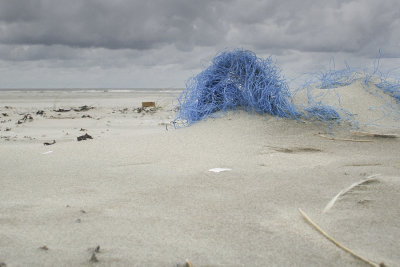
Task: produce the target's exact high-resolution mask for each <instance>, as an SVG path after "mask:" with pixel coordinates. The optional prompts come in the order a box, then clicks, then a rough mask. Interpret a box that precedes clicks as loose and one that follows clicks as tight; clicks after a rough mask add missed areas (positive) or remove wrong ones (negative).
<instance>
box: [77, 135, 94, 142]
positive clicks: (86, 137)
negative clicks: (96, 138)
mask: <svg viewBox="0 0 400 267" xmlns="http://www.w3.org/2000/svg"><path fill="white" fill-rule="evenodd" d="M76 139H77V140H78V141H82V140H86V139H93V137H92V136H90V135H88V134H84V135H81V136H78V137H77V138H76Z"/></svg>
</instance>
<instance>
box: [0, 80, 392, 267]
mask: <svg viewBox="0 0 400 267" xmlns="http://www.w3.org/2000/svg"><path fill="white" fill-rule="evenodd" d="M178 93H179V92H178V91H171V92H168V93H165V92H164V93H161V92H156V91H153V92H151V93H145V92H111V91H110V92H97V93H96V92H67V91H64V92H51V91H43V92H21V91H20V92H0V111H1V112H0V114H1V113H7V114H6V115H4V114H3V115H0V121H1V123H0V136H1V138H0V149H1V153H0V162H1V164H0V181H1V187H0V262H3V263H5V264H6V266H184V264H185V260H186V259H188V260H189V261H190V262H191V263H192V264H193V266H366V265H365V263H363V262H362V261H360V260H358V259H356V258H354V257H353V256H351V255H349V254H348V253H346V252H344V251H343V250H341V249H340V248H338V247H337V246H335V245H334V244H332V243H331V242H330V241H328V240H327V239H326V238H325V237H323V236H322V235H321V234H320V233H318V232H317V231H316V230H315V229H314V228H313V227H312V226H310V224H308V223H307V222H306V221H305V220H304V219H303V217H302V216H301V215H300V213H299V211H298V209H299V208H301V209H302V210H303V211H305V212H306V213H307V214H308V216H310V217H311V218H312V219H313V220H314V221H315V222H316V223H318V224H319V226H320V227H321V228H323V229H324V230H325V231H326V232H328V233H329V234H331V235H332V236H333V237H334V238H335V239H337V240H338V241H339V242H341V243H343V244H344V245H346V246H347V247H349V248H351V249H352V250H353V251H355V252H357V253H358V254H360V255H362V256H364V257H366V258H368V259H370V260H371V261H374V262H376V263H381V262H384V264H385V265H386V266H399V265H400V254H399V253H398V251H399V249H400V241H399V240H400V209H399V208H398V203H400V138H378V137H370V136H356V135H353V134H352V133H351V131H353V130H355V129H354V128H351V127H348V126H347V125H341V126H334V127H329V128H327V127H326V125H321V124H317V123H312V122H304V121H294V120H288V119H277V118H275V117H271V116H261V115H250V114H248V113H245V112H243V111H237V112H230V113H228V114H225V115H223V116H219V117H218V118H216V119H208V120H206V121H201V122H199V123H197V124H194V125H192V126H190V127H186V128H179V129H175V128H174V127H173V126H172V125H170V124H169V122H170V121H171V120H172V119H173V118H174V117H175V115H176V109H174V105H175V104H176V101H175V99H176V96H177V94H178ZM346 93H347V94H349V96H352V97H353V98H354V99H363V98H368V101H373V99H372V98H370V96H368V95H365V94H364V93H365V92H364V91H360V87H359V86H358V85H354V86H353V87H350V89H349V88H347V90H346ZM141 101H155V102H156V103H157V108H156V109H153V110H147V111H141V112H138V111H139V110H138V108H139V107H140V103H141ZM377 101H378V100H377ZM354 102H355V101H349V106H348V107H352V108H353V112H354V111H356V112H358V115H357V116H358V117H359V118H358V119H360V120H361V121H363V120H368V118H366V117H365V116H367V115H365V116H364V117H363V114H364V113H362V108H365V107H364V106H361V105H357V102H356V103H354ZM368 103H369V104H377V105H378V104H379V103H378V102H376V103H375V102H374V103H371V102H368ZM350 104H351V105H350ZM84 105H87V106H89V107H93V109H89V110H87V111H74V110H71V111H69V112H56V111H54V110H58V111H59V109H71V108H72V109H73V108H75V109H78V108H79V107H82V106H84ZM357 108H359V109H360V110H357ZM39 110H43V111H44V114H43V115H40V114H36V112H37V111H39ZM26 114H31V117H32V120H31V119H30V118H29V117H26V118H25V120H23V117H24V116H25V115H26ZM84 115H85V116H84ZM87 115H89V116H87ZM83 116H84V117H83ZM368 116H369V115H368ZM18 120H20V122H21V123H20V124H18ZM384 122H385V123H389V124H390V125H391V127H385V126H379V127H377V126H374V127H373V128H371V127H370V126H369V125H366V124H365V125H362V126H361V128H360V129H357V131H367V132H371V131H379V132H380V133H392V134H397V135H400V130H399V128H394V127H392V126H393V120H390V119H388V121H384ZM389 124H388V125H389ZM318 133H322V134H323V135H324V136H328V137H331V138H332V137H333V138H336V140H329V139H327V138H323V137H321V135H318ZM84 134H88V135H90V136H91V137H92V138H93V139H88V140H83V141H79V142H78V141H77V137H78V136H81V135H84ZM331 134H333V135H331ZM340 139H354V140H369V141H370V142H353V141H341V140H340ZM53 140H55V141H56V143H55V144H53V145H47V146H46V145H44V144H43V143H52V142H53ZM212 168H226V169H229V170H226V171H223V172H210V171H209V170H210V169H212ZM374 174H378V175H377V176H376V180H375V181H373V182H370V183H367V184H365V185H362V186H358V187H355V188H354V189H353V190H351V191H349V192H348V193H346V194H345V195H344V196H342V197H340V198H339V199H338V200H337V201H336V203H335V204H334V206H333V207H332V208H331V209H330V210H329V211H328V212H326V213H323V209H324V207H325V206H326V204H327V203H328V202H329V201H330V200H331V199H332V198H333V197H334V196H335V195H336V194H337V193H339V192H340V191H341V190H343V189H345V188H347V187H348V186H350V185H351V184H353V183H355V182H358V181H360V180H361V179H365V178H366V177H369V176H371V175H374ZM97 246H99V249H97V252H94V251H95V250H96V247H97ZM93 254H94V255H95V257H96V259H97V260H98V262H93V260H92V261H90V259H91V258H92V255H93Z"/></svg>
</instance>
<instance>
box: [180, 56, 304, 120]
mask: <svg viewBox="0 0 400 267" xmlns="http://www.w3.org/2000/svg"><path fill="white" fill-rule="evenodd" d="M178 101H179V113H178V116H177V118H176V120H175V121H181V122H183V123H184V124H186V125H190V124H192V123H194V122H197V121H199V120H201V119H204V118H206V117H208V116H210V115H211V114H213V113H215V112H217V111H227V110H232V109H236V108H239V107H241V108H243V109H245V110H246V111H249V112H254V111H255V112H257V113H260V114H265V113H268V114H271V115H275V116H279V117H287V118H296V117H297V115H298V113H297V111H296V108H295V106H294V104H293V103H292V99H291V95H290V92H289V88H288V85H287V83H286V81H285V80H284V79H283V78H282V77H281V76H280V72H279V69H278V68H277V67H276V66H275V65H274V64H273V62H272V59H271V58H267V59H260V58H258V57H257V56H256V55H255V54H254V53H253V52H251V51H247V50H234V51H232V52H223V53H221V54H219V55H217V56H216V57H215V58H214V60H213V62H212V64H211V66H209V67H208V68H207V69H205V70H204V71H202V72H201V73H199V74H198V75H197V76H195V77H193V78H191V79H190V80H189V81H188V82H187V84H186V90H184V92H183V93H182V94H181V96H180V97H179V99H178Z"/></svg>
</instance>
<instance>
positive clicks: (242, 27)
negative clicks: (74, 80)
mask: <svg viewBox="0 0 400 267" xmlns="http://www.w3.org/2000/svg"><path fill="white" fill-rule="evenodd" d="M238 47H239V48H245V49H251V50H254V51H255V52H256V53H257V54H259V55H270V54H272V55H276V57H277V58H278V59H279V60H281V62H283V64H284V65H288V66H289V65H292V66H294V65H296V66H299V67H298V68H299V69H301V70H303V69H304V66H310V67H311V66H315V65H316V64H315V61H316V60H318V61H320V60H329V58H331V57H335V56H337V57H339V58H340V59H342V58H346V57H347V58H353V59H361V58H370V57H375V56H376V55H377V53H378V49H381V50H382V52H383V57H387V58H400V4H399V3H398V1H396V0H388V1H376V0H348V1H345V0H321V1H317V0H304V1H296V0H286V1H282V0H259V1H240V0H203V1H196V0H151V1H129V0H113V1H109V0H85V1H82V0H69V1H61V0H12V1H10V0H0V61H1V62H3V64H8V65H12V66H13V69H14V70H15V73H18V70H19V69H20V70H21V71H22V69H24V74H26V75H29V73H28V72H26V69H27V68H29V67H32V68H34V67H33V66H35V63H34V62H40V63H37V64H39V65H40V66H46V68H47V67H48V69H46V71H49V72H52V71H54V70H53V69H54V68H58V69H63V68H68V69H71V68H79V69H80V70H81V69H82V68H83V69H84V68H86V69H92V68H97V67H99V68H101V69H103V70H107V69H109V70H110V71H111V69H112V70H113V73H115V72H116V70H117V69H119V71H121V72H123V71H122V69H124V68H125V69H130V68H143V69H144V70H146V71H147V72H142V71H141V72H140V73H141V74H140V75H141V77H152V75H153V74H154V72H157V71H158V69H159V67H160V66H165V69H170V70H171V71H174V72H176V74H174V75H175V76H174V77H176V81H178V80H179V79H180V81H182V82H179V86H181V85H183V81H184V80H185V79H186V78H188V77H187V76H186V75H187V74H188V73H192V72H193V74H194V72H195V71H199V70H200V69H201V68H202V67H204V66H205V65H206V63H207V62H208V60H210V59H211V58H212V57H213V56H214V55H215V54H216V53H217V52H218V51H221V50H224V49H225V48H238ZM288 60H289V61H290V60H292V61H295V62H296V64H290V62H289V61H288ZM301 60H303V62H304V63H301ZM7 62H8V63H7ZM24 62H25V63H24ZM360 62H361V61H360ZM24 64H25V65H24ZM39 65H38V66H39ZM21 66H24V67H21ZM301 66H303V68H302V67H301ZM293 71H295V70H293ZM143 73H147V74H143ZM16 75H17V74H16ZM71 75H72V74H71ZM165 75H166V76H168V75H170V74H167V73H166V74H165ZM49 76H50V77H51V75H49ZM117 76H118V77H120V76H119V75H117ZM117 76H116V77H117ZM179 77H180V78H179ZM0 78H1V79H7V77H6V76H4V77H3V76H2V75H1V74H0ZM143 79H144V78H143ZM152 80H153V82H154V79H152ZM161 80H162V79H161ZM151 86H152V85H151Z"/></svg>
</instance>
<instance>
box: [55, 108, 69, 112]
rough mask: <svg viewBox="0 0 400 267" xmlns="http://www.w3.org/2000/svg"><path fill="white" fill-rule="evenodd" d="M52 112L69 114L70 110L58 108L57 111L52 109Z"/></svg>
mask: <svg viewBox="0 0 400 267" xmlns="http://www.w3.org/2000/svg"><path fill="white" fill-rule="evenodd" d="M53 111H55V112H70V111H71V109H63V108H59V109H54V110H53Z"/></svg>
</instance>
